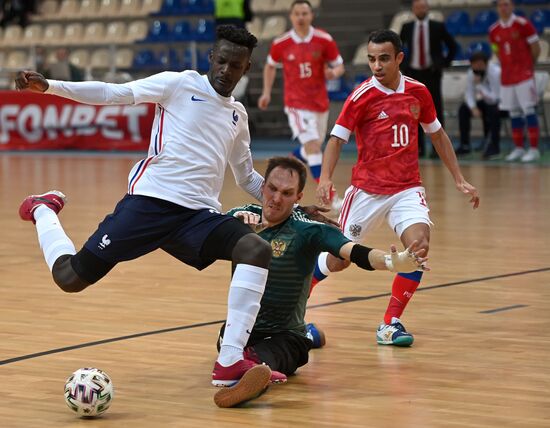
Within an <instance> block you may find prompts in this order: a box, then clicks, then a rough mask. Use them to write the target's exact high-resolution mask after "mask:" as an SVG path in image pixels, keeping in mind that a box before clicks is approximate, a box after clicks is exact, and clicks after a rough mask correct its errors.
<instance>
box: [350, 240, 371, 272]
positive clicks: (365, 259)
mask: <svg viewBox="0 0 550 428" xmlns="http://www.w3.org/2000/svg"><path fill="white" fill-rule="evenodd" d="M371 251H372V248H369V247H365V246H364V245H361V244H355V245H354V246H353V248H352V249H351V253H350V255H349V259H350V260H351V261H352V262H353V263H355V264H356V265H357V266H359V267H360V268H361V269H366V270H374V268H373V267H372V265H371V264H370V262H369V253H370V252H371Z"/></svg>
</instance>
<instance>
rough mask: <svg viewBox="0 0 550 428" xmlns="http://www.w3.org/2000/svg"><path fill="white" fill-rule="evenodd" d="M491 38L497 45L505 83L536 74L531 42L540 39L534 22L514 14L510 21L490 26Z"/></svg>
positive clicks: (522, 79)
mask: <svg viewBox="0 0 550 428" xmlns="http://www.w3.org/2000/svg"><path fill="white" fill-rule="evenodd" d="M489 40H490V41H491V43H492V44H494V45H496V46H497V48H498V50H497V54H498V59H499V61H500V67H501V69H502V73H501V76H500V80H501V83H502V84H503V85H514V84H516V83H520V82H523V81H525V80H528V79H532V78H533V76H534V63H533V57H532V56H531V47H530V45H531V43H535V42H536V41H538V40H539V36H538V34H537V30H535V27H534V26H533V24H531V23H530V22H529V21H528V20H527V19H525V18H522V17H521V16H516V15H512V17H511V18H510V19H509V20H508V22H506V23H503V22H502V21H497V22H495V23H494V24H493V25H492V26H491V27H489Z"/></svg>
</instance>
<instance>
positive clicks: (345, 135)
mask: <svg viewBox="0 0 550 428" xmlns="http://www.w3.org/2000/svg"><path fill="white" fill-rule="evenodd" d="M330 135H334V136H335V137H338V138H340V139H341V140H344V141H345V142H346V143H347V142H348V140H349V137H350V135H351V131H350V130H349V129H348V128H344V127H343V126H342V125H338V124H336V125H334V128H332V131H330Z"/></svg>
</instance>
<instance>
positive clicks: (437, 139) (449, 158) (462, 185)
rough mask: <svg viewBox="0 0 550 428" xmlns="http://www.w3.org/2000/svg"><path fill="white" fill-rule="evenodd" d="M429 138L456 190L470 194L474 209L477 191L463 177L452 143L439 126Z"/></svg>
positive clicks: (476, 205)
mask: <svg viewBox="0 0 550 428" xmlns="http://www.w3.org/2000/svg"><path fill="white" fill-rule="evenodd" d="M430 138H431V140H432V144H433V146H434V148H435V150H436V151H437V154H438V155H439V157H440V158H441V160H442V161H443V163H444V164H445V166H446V167H447V169H448V170H449V172H450V173H451V175H452V176H453V178H454V180H455V185H456V188H457V189H458V191H460V192H462V193H464V194H465V195H468V196H470V203H471V204H472V205H473V207H474V209H475V208H477V207H478V206H479V193H478V191H477V189H476V188H475V187H474V186H472V185H471V184H470V183H468V182H467V181H466V180H465V179H464V176H463V175H462V172H461V171H460V166H459V165H458V161H457V159H456V155H455V152H454V149H453V145H452V143H451V140H450V138H449V136H448V135H447V133H446V132H445V130H444V129H443V128H440V129H439V130H438V131H436V132H434V133H433V134H430Z"/></svg>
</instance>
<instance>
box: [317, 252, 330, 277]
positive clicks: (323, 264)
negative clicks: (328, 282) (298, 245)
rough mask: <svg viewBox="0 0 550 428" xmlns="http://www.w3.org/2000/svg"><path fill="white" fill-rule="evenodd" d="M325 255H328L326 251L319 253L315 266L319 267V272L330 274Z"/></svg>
mask: <svg viewBox="0 0 550 428" xmlns="http://www.w3.org/2000/svg"><path fill="white" fill-rule="evenodd" d="M327 257H328V253H321V254H319V257H318V258H317V267H318V268H319V270H320V271H321V273H322V274H323V275H325V276H329V275H330V269H329V268H328V266H327Z"/></svg>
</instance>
